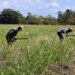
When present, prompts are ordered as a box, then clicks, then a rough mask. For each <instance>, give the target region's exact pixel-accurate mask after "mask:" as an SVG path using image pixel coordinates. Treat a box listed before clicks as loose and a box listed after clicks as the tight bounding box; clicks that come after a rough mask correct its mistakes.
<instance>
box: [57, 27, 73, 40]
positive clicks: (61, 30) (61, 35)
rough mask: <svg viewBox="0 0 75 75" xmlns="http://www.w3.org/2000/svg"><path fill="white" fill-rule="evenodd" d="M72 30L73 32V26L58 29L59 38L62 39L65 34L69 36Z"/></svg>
mask: <svg viewBox="0 0 75 75" xmlns="http://www.w3.org/2000/svg"><path fill="white" fill-rule="evenodd" d="M70 32H73V30H72V29H71V28H62V29H60V30H58V31H57V35H58V37H59V39H60V40H62V39H64V37H63V34H65V35H66V36H67V35H68V33H70Z"/></svg>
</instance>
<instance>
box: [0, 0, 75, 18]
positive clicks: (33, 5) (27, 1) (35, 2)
mask: <svg viewBox="0 0 75 75" xmlns="http://www.w3.org/2000/svg"><path fill="white" fill-rule="evenodd" d="M5 8H6V9H7V8H11V9H14V10H17V11H19V12H20V13H21V14H23V15H24V16H26V15H27V13H28V12H31V13H33V14H37V15H42V16H47V15H51V16H53V17H57V12H58V11H62V12H64V11H65V10H66V9H72V10H75V0H0V11H2V10H3V9H5Z"/></svg>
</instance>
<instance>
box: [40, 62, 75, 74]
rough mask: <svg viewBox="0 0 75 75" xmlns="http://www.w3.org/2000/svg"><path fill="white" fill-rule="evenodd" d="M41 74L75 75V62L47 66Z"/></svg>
mask: <svg viewBox="0 0 75 75" xmlns="http://www.w3.org/2000/svg"><path fill="white" fill-rule="evenodd" d="M41 75H75V63H72V64H70V65H58V64H55V65H51V66H47V67H46V69H45V70H44V71H43V72H42V74H41Z"/></svg>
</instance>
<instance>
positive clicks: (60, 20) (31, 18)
mask: <svg viewBox="0 0 75 75" xmlns="http://www.w3.org/2000/svg"><path fill="white" fill-rule="evenodd" d="M0 23H1V24H19V23H20V24H36V25H40V24H41V25H56V24H66V25H67V24H72V25H74V24H75V11H72V10H70V9H67V10H65V12H61V11H58V17H57V18H55V17H52V16H51V15H50V14H49V15H47V16H38V15H34V14H32V13H30V12H29V13H28V14H27V16H23V15H22V14H21V13H20V12H19V11H16V10H13V9H4V10H3V11H1V13H0Z"/></svg>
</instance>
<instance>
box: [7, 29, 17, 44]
mask: <svg viewBox="0 0 75 75" xmlns="http://www.w3.org/2000/svg"><path fill="white" fill-rule="evenodd" d="M17 33H18V31H16V30H15V29H11V30H9V31H8V32H7V34H6V40H7V43H8V44H11V43H12V42H14V41H15V40H16V38H15V36H16V35H17Z"/></svg>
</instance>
